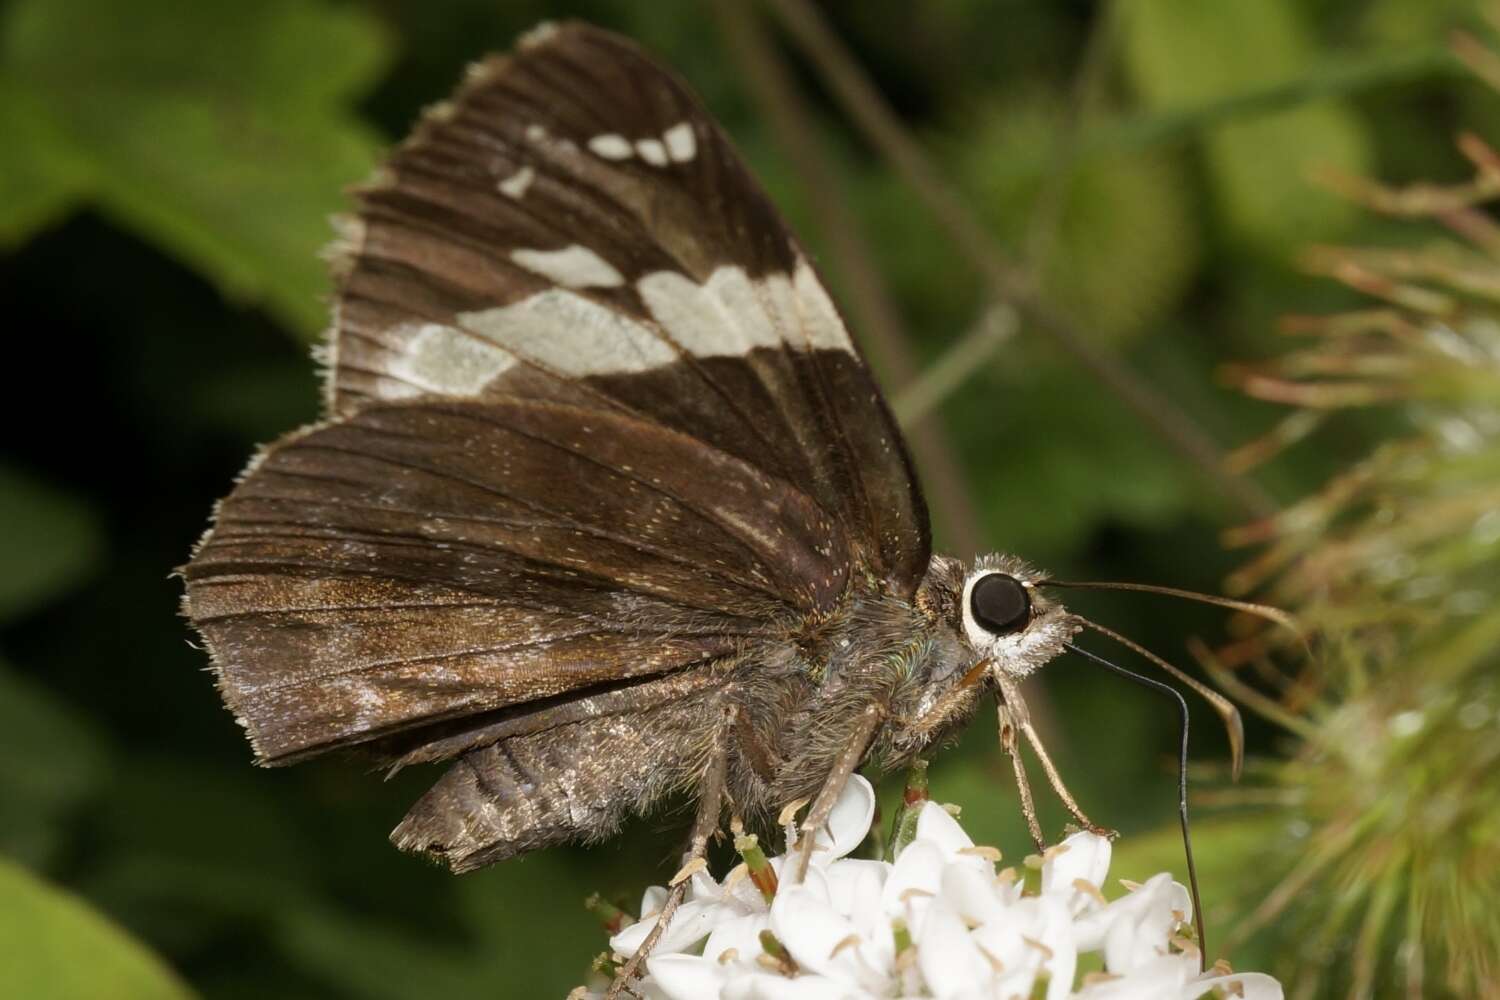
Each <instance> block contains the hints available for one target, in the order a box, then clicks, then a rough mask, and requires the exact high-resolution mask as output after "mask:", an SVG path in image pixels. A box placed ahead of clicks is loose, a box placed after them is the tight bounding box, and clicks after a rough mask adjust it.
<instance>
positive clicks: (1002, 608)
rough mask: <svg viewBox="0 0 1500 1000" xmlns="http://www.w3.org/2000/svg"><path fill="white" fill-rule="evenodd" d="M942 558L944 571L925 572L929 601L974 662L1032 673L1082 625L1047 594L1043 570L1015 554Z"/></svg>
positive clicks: (1012, 674)
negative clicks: (963, 561) (967, 561)
mask: <svg viewBox="0 0 1500 1000" xmlns="http://www.w3.org/2000/svg"><path fill="white" fill-rule="evenodd" d="M945 562H946V565H945V566H943V567H942V572H934V573H930V574H929V578H928V584H929V586H930V587H931V588H932V589H931V590H929V594H928V597H929V600H931V601H932V603H933V605H934V606H935V607H936V608H937V609H938V610H939V611H940V614H941V616H942V618H943V619H944V620H945V621H946V623H947V625H948V627H950V628H952V629H953V630H954V631H955V632H957V634H958V639H959V641H960V643H961V644H962V645H963V646H965V647H966V648H967V649H968V650H969V651H970V652H972V654H973V657H974V660H973V662H974V663H979V662H988V663H989V664H990V667H991V670H992V671H993V672H995V673H997V674H999V675H1002V676H1005V677H1009V678H1020V677H1025V676H1026V675H1027V674H1030V673H1032V672H1033V671H1035V670H1036V669H1037V668H1039V667H1041V666H1042V665H1043V664H1045V663H1047V661H1049V660H1051V659H1052V658H1053V657H1055V656H1057V655H1059V654H1060V653H1062V652H1063V646H1064V644H1065V643H1067V642H1068V641H1070V640H1071V639H1072V638H1073V636H1074V635H1076V634H1077V633H1078V632H1079V630H1080V629H1081V628H1082V627H1083V626H1082V624H1081V623H1080V621H1079V619H1078V618H1077V616H1075V615H1073V614H1071V613H1070V612H1069V611H1068V610H1067V608H1065V607H1063V605H1061V604H1059V603H1058V602H1056V601H1054V600H1052V599H1050V598H1049V597H1048V596H1047V594H1046V593H1045V592H1044V590H1043V588H1042V586H1041V585H1040V584H1041V583H1042V581H1043V580H1044V579H1045V578H1044V576H1043V574H1041V573H1039V572H1038V571H1037V570H1036V569H1035V568H1033V567H1031V566H1029V565H1027V564H1026V563H1025V562H1023V561H1021V560H1020V559H1017V558H1016V557H1015V556H1010V555H1003V554H993V555H986V556H981V557H980V558H978V559H976V560H975V561H974V563H973V564H972V565H968V566H965V565H963V564H961V563H959V562H957V561H956V560H945ZM933 568H934V570H936V569H938V567H936V566H934V567H933Z"/></svg>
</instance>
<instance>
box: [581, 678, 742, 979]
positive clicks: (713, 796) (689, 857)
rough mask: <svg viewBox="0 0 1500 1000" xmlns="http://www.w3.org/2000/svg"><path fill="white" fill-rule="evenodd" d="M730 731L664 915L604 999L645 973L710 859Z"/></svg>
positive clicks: (713, 759)
mask: <svg viewBox="0 0 1500 1000" xmlns="http://www.w3.org/2000/svg"><path fill="white" fill-rule="evenodd" d="M734 715H735V709H734V708H733V707H731V708H729V709H728V710H727V712H726V722H728V723H729V724H730V725H732V724H733V716H734ZM728 729H729V726H728V725H726V726H724V727H723V728H721V729H720V733H719V737H718V738H717V739H716V740H715V741H714V744H713V748H712V749H711V751H710V758H709V762H708V767H707V769H706V770H705V771H704V772H703V778H702V780H701V782H700V784H699V786H698V811H697V814H696V815H695V816H694V817H693V829H692V832H691V833H690V834H689V835H688V848H687V850H686V851H684V852H683V854H682V867H681V868H679V869H678V871H677V874H676V875H675V876H673V878H672V881H671V883H670V888H669V891H668V892H667V900H666V902H665V903H663V904H662V908H661V913H660V914H658V915H657V917H656V926H654V927H652V928H651V933H650V934H647V935H646V939H645V940H644V941H642V942H641V946H640V947H639V948H637V949H636V950H635V954H634V955H631V956H630V958H629V960H628V961H626V963H625V965H624V967H623V968H621V969H620V973H619V975H617V976H615V980H614V982H612V983H610V986H609V991H608V992H607V993H605V994H604V996H605V1000H618V998H619V996H620V994H621V993H624V992H627V991H629V990H630V983H631V982H632V981H634V980H635V978H636V977H637V976H639V975H641V974H642V972H643V966H644V965H645V962H646V959H647V958H649V957H650V955H651V951H652V949H654V948H655V947H656V942H658V941H660V940H661V936H662V934H664V933H665V932H666V929H667V925H668V924H670V923H671V922H672V916H673V914H675V913H676V912H677V908H678V907H679V906H681V905H682V901H683V898H684V897H685V896H686V895H687V890H688V886H689V885H690V884H691V883H692V874H693V871H694V869H695V865H696V864H697V863H699V862H702V861H704V860H705V859H706V858H707V855H708V840H709V838H710V837H712V836H713V835H714V833H715V832H716V831H717V830H718V828H719V815H720V813H721V812H722V811H723V809H724V775H725V771H726V769H727V766H728V759H727V755H726V753H725V746H724V742H725V740H724V734H725V733H726V732H727V731H728Z"/></svg>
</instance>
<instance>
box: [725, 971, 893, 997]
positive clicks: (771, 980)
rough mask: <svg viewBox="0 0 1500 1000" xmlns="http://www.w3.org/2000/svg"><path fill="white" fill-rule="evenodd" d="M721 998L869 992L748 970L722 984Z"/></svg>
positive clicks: (859, 994)
mask: <svg viewBox="0 0 1500 1000" xmlns="http://www.w3.org/2000/svg"><path fill="white" fill-rule="evenodd" d="M719 996H720V998H721V1000H866V998H867V997H868V996H869V994H867V993H865V992H864V991H862V990H858V989H853V988H851V987H849V986H846V985H845V984H843V983H840V982H838V981H836V980H833V979H826V978H824V977H823V976H798V977H796V978H795V979H788V978H787V977H785V976H778V975H775V974H772V973H765V972H758V973H752V974H751V975H749V976H746V977H744V978H742V979H736V980H734V981H733V982H731V983H728V984H726V985H725V987H724V989H723V991H722V992H720V994H719Z"/></svg>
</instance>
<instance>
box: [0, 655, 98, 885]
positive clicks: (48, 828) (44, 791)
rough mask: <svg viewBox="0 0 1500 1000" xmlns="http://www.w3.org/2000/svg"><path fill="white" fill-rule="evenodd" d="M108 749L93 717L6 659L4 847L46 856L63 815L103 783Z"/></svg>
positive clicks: (1, 711) (1, 692)
mask: <svg viewBox="0 0 1500 1000" xmlns="http://www.w3.org/2000/svg"><path fill="white" fill-rule="evenodd" d="M104 754H105V750H104V741H103V739H102V738H101V737H100V735H99V733H98V732H97V731H96V730H95V729H94V727H93V726H91V725H90V724H89V723H88V721H87V720H86V719H84V718H83V717H82V716H81V715H79V714H78V713H77V712H75V711H74V710H73V709H72V708H71V707H70V706H69V705H67V704H65V703H63V702H62V701H61V700H59V699H58V698H57V697H55V696H54V695H53V694H52V693H51V692H49V691H47V690H46V689H44V688H42V687H41V686H40V685H37V684H33V683H31V682H30V681H27V680H25V679H24V678H22V677H20V676H18V675H16V674H15V673H14V672H13V671H11V670H10V669H8V668H7V667H6V666H5V665H4V664H3V663H0V850H3V851H5V852H6V853H9V854H11V855H15V856H19V857H22V858H24V859H25V860H27V861H28V862H31V863H33V864H40V863H42V862H44V861H46V860H47V858H48V857H49V855H50V854H51V852H52V851H53V849H54V848H55V847H56V846H57V841H58V837H57V823H58V818H59V816H60V815H62V814H63V813H65V812H66V811H67V810H69V809H71V808H72V807H74V806H76V805H77V804H78V803H79V802H80V801H81V800H82V799H83V798H84V797H85V796H86V795H88V793H89V792H90V791H92V790H93V789H94V788H95V787H96V786H97V785H98V783H99V780H100V778H101V777H102V775H103V771H104Z"/></svg>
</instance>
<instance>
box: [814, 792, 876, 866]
mask: <svg viewBox="0 0 1500 1000" xmlns="http://www.w3.org/2000/svg"><path fill="white" fill-rule="evenodd" d="M874 818H875V789H874V788H872V787H871V786H870V782H869V781H867V780H866V779H865V777H864V775H861V774H852V775H850V776H849V782H848V784H846V785H844V791H843V792H842V793H841V794H840V795H839V800H838V802H837V803H835V804H834V807H833V812H832V813H830V814H829V816H828V825H827V826H826V827H824V828H823V829H822V830H820V831H818V842H817V845H816V846H815V847H814V852H815V853H816V852H818V851H822V850H825V848H824V847H823V846H822V845H823V844H825V843H828V842H829V841H828V838H830V837H831V838H832V841H831V846H830V847H828V848H826V850H827V851H828V856H829V857H830V858H842V857H844V856H845V855H847V854H848V853H849V852H850V851H852V850H854V849H855V848H856V847H858V846H859V845H860V843H861V842H863V841H864V839H865V836H866V835H867V834H868V833H869V832H870V821H871V820H873V819H874Z"/></svg>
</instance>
